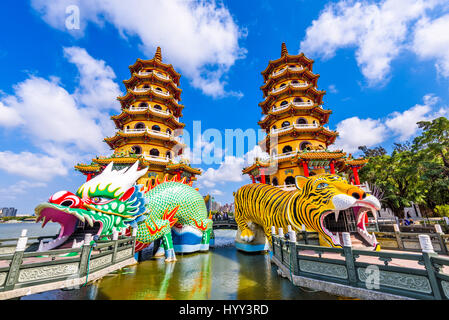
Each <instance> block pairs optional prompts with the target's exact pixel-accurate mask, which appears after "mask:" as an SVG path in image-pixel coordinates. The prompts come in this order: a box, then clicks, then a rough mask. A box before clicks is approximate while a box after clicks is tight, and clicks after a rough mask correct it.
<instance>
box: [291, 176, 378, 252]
mask: <svg viewBox="0 0 449 320" xmlns="http://www.w3.org/2000/svg"><path fill="white" fill-rule="evenodd" d="M295 180H296V187H297V188H298V189H299V192H300V197H299V198H298V201H296V203H294V205H293V208H292V210H293V212H294V214H293V215H292V218H293V220H294V221H295V223H296V224H297V225H299V226H300V225H301V224H302V223H303V224H305V225H306V226H307V227H308V228H309V229H312V230H316V231H318V232H319V233H320V234H321V235H322V236H323V237H324V238H325V239H326V240H327V241H328V242H329V243H330V244H331V245H332V246H334V247H337V246H342V242H341V239H340V234H341V232H348V231H358V230H359V229H360V232H362V233H365V232H366V226H365V223H366V221H367V214H368V212H369V211H373V212H375V211H377V210H380V202H379V200H378V199H377V198H376V197H374V196H372V195H369V194H367V193H366V192H365V191H363V190H362V189H361V188H359V187H358V186H355V185H352V184H349V183H348V182H347V181H346V180H345V179H343V178H342V177H340V176H338V175H332V174H322V175H316V176H312V177H310V178H306V177H303V176H297V177H296V179H295ZM349 228H352V229H351V230H348V229H349ZM358 228H359V229H358Z"/></svg>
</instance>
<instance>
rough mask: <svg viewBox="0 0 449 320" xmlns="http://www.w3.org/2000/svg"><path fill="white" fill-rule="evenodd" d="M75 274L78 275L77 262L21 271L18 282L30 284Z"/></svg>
mask: <svg viewBox="0 0 449 320" xmlns="http://www.w3.org/2000/svg"><path fill="white" fill-rule="evenodd" d="M75 273H78V263H77V262H75V263H67V264H57V265H52V266H43V267H36V268H28V269H22V270H20V273H19V280H18V282H28V281H36V280H43V279H48V278H56V277H60V276H65V275H73V274H75Z"/></svg>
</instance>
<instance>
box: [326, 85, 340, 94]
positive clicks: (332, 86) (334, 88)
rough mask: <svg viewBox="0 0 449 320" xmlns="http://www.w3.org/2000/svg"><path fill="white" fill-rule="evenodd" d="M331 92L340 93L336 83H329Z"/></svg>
mask: <svg viewBox="0 0 449 320" xmlns="http://www.w3.org/2000/svg"><path fill="white" fill-rule="evenodd" d="M328 89H329V92H330V93H338V90H337V87H336V86H335V84H331V85H329V88H328Z"/></svg>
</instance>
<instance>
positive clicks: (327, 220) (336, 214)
mask: <svg viewBox="0 0 449 320" xmlns="http://www.w3.org/2000/svg"><path fill="white" fill-rule="evenodd" d="M379 209H380V203H379V201H378V200H377V199H376V198H374V197H372V196H371V197H367V198H365V199H363V200H357V201H354V203H353V204H350V205H348V206H346V205H345V206H340V207H339V208H338V209H335V210H330V211H327V212H324V213H323V214H322V215H321V217H320V227H321V229H322V230H323V232H324V233H325V234H326V235H327V236H328V237H329V238H330V240H331V241H332V243H333V245H334V246H340V247H342V246H343V240H342V239H343V238H342V233H343V232H359V231H360V232H362V233H366V234H367V233H368V231H367V230H366V223H365V222H366V221H367V215H368V212H370V211H372V212H376V211H377V210H379Z"/></svg>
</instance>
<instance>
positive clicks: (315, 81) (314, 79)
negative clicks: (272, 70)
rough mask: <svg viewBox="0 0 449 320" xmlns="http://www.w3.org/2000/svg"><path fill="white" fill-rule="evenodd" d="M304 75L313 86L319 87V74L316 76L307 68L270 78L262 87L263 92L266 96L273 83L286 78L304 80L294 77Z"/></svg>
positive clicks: (288, 71) (288, 70) (287, 71)
mask: <svg viewBox="0 0 449 320" xmlns="http://www.w3.org/2000/svg"><path fill="white" fill-rule="evenodd" d="M302 74H304V75H305V76H306V77H305V78H307V80H310V81H311V82H312V84H313V86H317V84H318V78H319V77H320V75H319V74H314V73H312V72H311V71H310V70H309V69H308V68H307V67H306V68H303V69H301V70H296V71H295V70H290V69H287V70H286V71H285V72H282V73H281V74H279V75H276V76H274V77H271V76H270V77H269V78H268V80H267V81H266V82H265V83H264V84H263V85H262V86H261V87H260V89H261V90H262V91H263V93H264V94H265V95H267V94H268V92H266V91H268V87H270V85H271V84H272V83H275V82H276V81H280V80H281V79H283V78H285V79H292V80H303V79H302V78H301V77H294V76H301V75H302Z"/></svg>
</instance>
